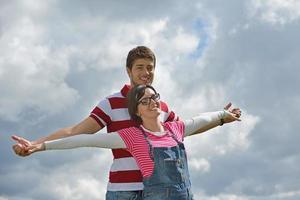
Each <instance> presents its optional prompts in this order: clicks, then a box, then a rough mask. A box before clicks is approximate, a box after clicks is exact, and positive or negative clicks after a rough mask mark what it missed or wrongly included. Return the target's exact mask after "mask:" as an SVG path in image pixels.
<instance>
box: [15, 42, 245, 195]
mask: <svg viewBox="0 0 300 200" xmlns="http://www.w3.org/2000/svg"><path fill="white" fill-rule="evenodd" d="M149 55H150V56H149ZM154 67H155V56H154V54H153V53H152V51H151V50H149V49H148V48H146V47H137V48H135V49H133V50H132V51H130V52H129V54H128V57H127V72H128V75H129V77H130V80H131V86H135V87H134V88H133V89H131V90H130V92H129V94H128V98H129V100H128V111H127V113H128V112H129V114H130V116H131V118H132V119H134V121H129V120H128V121H127V125H126V126H127V127H132V126H134V127H132V128H127V127H121V126H122V124H124V122H123V123H121V121H117V120H115V118H114V117H115V116H112V115H108V113H110V112H111V110H110V111H109V109H108V107H110V108H111V109H114V108H116V107H120V103H119V104H118V103H116V102H117V101H120V100H124V98H120V96H118V95H112V96H110V97H109V98H107V99H106V100H104V101H102V102H100V103H99V105H98V106H97V107H96V108H95V109H94V110H93V112H92V113H91V116H90V117H89V118H87V119H86V120H84V121H83V122H81V123H79V124H78V125H76V126H74V127H70V128H65V129H61V130H59V131H57V132H55V133H53V134H51V135H49V136H48V137H45V138H42V139H40V140H38V141H35V142H29V141H27V140H25V139H23V138H20V137H17V136H13V138H14V139H15V140H16V141H17V144H15V145H14V146H13V148H14V150H15V152H16V153H17V154H18V155H20V156H27V155H30V154H31V153H33V152H35V151H39V150H43V149H62V148H74V147H80V146H95V147H102V148H113V149H115V152H114V156H115V157H117V156H120V155H127V156H124V157H123V158H132V157H128V155H129V156H131V155H130V154H129V153H123V152H122V151H124V152H126V151H125V150H121V149H120V148H126V149H127V150H128V151H129V152H130V153H131V154H132V155H133V156H134V159H136V161H137V165H138V167H139V168H140V169H141V172H142V175H143V182H144V186H145V187H144V189H145V190H144V193H143V198H144V199H167V197H166V196H163V195H169V196H170V195H177V196H178V198H177V199H180V198H181V199H191V198H192V197H191V194H190V182H189V178H188V171H187V164H186V156H185V151H184V147H183V144H182V141H183V137H185V136H189V135H191V134H194V133H200V132H203V131H206V130H208V129H210V128H213V127H215V126H218V125H221V124H223V123H229V122H232V121H235V120H239V119H238V118H239V116H240V114H241V112H240V110H239V109H232V110H230V111H226V110H225V111H220V112H213V113H205V114H202V115H200V116H197V117H195V118H193V119H190V120H185V121H183V122H181V121H175V122H167V123H163V124H162V123H160V120H159V115H160V113H161V115H164V117H163V118H164V121H166V119H168V118H169V119H168V121H172V118H173V119H175V118H176V117H175V114H174V113H173V112H168V109H167V106H166V104H165V103H163V102H160V101H158V100H159V94H157V93H156V91H155V90H154V88H152V87H151V86H150V85H138V84H151V83H152V80H153V76H154ZM124 92H126V93H127V92H128V87H127V91H126V90H125V89H124V88H123V89H122V91H121V94H122V96H123V97H124V96H125V95H124ZM108 104H109V105H108ZM124 104H125V103H124ZM229 107H230V105H228V106H227V107H226V109H229ZM123 108H125V106H123ZM123 111H124V109H123ZM170 119H171V120H170ZM93 124H97V125H99V126H100V128H99V127H97V126H96V127H95V126H93ZM138 124H140V125H141V126H136V125H138ZM105 125H107V126H108V132H114V133H110V134H99V135H93V136H87V135H85V136H84V135H82V136H76V137H72V138H68V139H63V140H56V141H51V142H46V141H50V140H54V139H58V138H62V137H67V136H71V135H78V134H80V133H94V132H96V131H98V130H97V129H99V130H100V129H101V128H102V127H103V126H105ZM109 125H110V126H109ZM123 126H124V125H123ZM124 128H125V129H124ZM120 129H121V130H120ZM83 130H84V131H85V132H84V131H83ZM116 131H118V132H116ZM132 138H134V141H133V140H132ZM120 151H121V153H120ZM118 153H119V154H118ZM124 160H128V159H124ZM132 171H134V170H132ZM133 173H135V172H133ZM131 177H132V178H133V179H136V180H140V179H139V177H138V176H131ZM116 178H119V179H122V173H120V174H119V176H118V175H117V176H116V177H113V178H112V175H111V176H110V183H116V181H115V179H116ZM132 182H133V183H139V182H138V181H135V182H134V181H132ZM116 185H118V184H116ZM121 185H122V184H121ZM128 185H130V184H128ZM133 185H134V184H133ZM138 185H139V184H136V186H138ZM109 186H110V184H109ZM157 186H159V187H157ZM162 186H164V187H162ZM115 189H116V188H115ZM141 189H142V188H140V187H136V189H134V187H133V188H129V189H124V190H121V191H120V190H117V189H116V190H114V188H112V189H111V190H109V187H108V193H107V196H106V197H107V199H114V198H115V199H117V198H116V197H119V199H132V198H134V197H135V198H136V199H139V198H142V197H141ZM128 195H131V196H128ZM170 199H176V197H170Z"/></svg>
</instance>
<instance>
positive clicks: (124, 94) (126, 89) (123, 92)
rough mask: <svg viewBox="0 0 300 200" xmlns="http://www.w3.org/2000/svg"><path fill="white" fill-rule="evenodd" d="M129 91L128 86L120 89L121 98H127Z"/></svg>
mask: <svg viewBox="0 0 300 200" xmlns="http://www.w3.org/2000/svg"><path fill="white" fill-rule="evenodd" d="M129 90H130V85H127V84H125V85H124V86H123V88H122V89H121V94H122V95H123V97H126V96H127V94H128V92H129Z"/></svg>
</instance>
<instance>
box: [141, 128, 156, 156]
mask: <svg viewBox="0 0 300 200" xmlns="http://www.w3.org/2000/svg"><path fill="white" fill-rule="evenodd" d="M139 128H140V130H141V131H142V133H143V136H144V138H145V140H146V142H147V144H148V148H149V155H150V158H151V160H152V161H154V154H153V147H152V145H151V142H150V140H149V139H148V136H147V135H146V133H145V131H144V129H143V128H142V127H139Z"/></svg>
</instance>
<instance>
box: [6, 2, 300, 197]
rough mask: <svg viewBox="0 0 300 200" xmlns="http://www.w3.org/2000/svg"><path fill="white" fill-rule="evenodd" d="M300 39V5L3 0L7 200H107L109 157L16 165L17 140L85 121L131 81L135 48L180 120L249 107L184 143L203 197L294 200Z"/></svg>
mask: <svg viewBox="0 0 300 200" xmlns="http://www.w3.org/2000/svg"><path fill="white" fill-rule="evenodd" d="M299 35H300V3H299V2H298V1H296V0H249V1H244V0H242V1H241V0H230V1H226V2H224V1H218V0H209V1H208V0H202V1H196V0H190V1H179V0H176V1H171V0H167V1H143V0H142V1H88V2H87V1H79V0H77V1H70V0H65V1H55V0H53V1H34V0H27V1H0V94H1V95H0V133H1V134H0V150H1V153H0V200H38V199H40V198H41V197H43V199H45V200H48V199H49V200H50V199H75V200H82V199H91V200H96V199H104V194H105V189H106V183H107V178H108V171H109V164H108V163H111V161H112V156H111V153H110V151H109V150H101V149H91V148H85V149H77V150H69V151H51V152H43V153H37V154H34V155H32V156H29V157H26V158H20V157H17V156H15V155H14V153H13V152H12V150H11V146H12V144H13V141H11V140H10V136H11V135H12V134H18V135H20V136H23V137H25V138H28V139H37V138H40V137H42V136H45V135H47V134H49V133H51V132H53V131H55V130H57V129H59V128H63V127H66V126H70V125H72V124H76V123H78V122H79V121H81V120H82V119H84V118H85V117H87V116H88V115H89V113H90V111H91V110H92V109H93V107H94V106H95V105H97V103H98V101H99V100H100V99H102V98H103V97H105V96H107V95H109V94H111V93H112V92H116V91H118V90H119V89H120V88H121V87H122V86H123V84H124V83H128V77H127V74H126V71H125V59H126V55H127V53H128V51H129V50H130V49H132V48H134V47H135V46H137V45H146V46H149V47H150V48H152V49H153V50H154V52H155V54H156V56H157V69H156V77H155V83H154V86H155V87H156V88H157V90H158V91H159V92H160V93H161V96H162V98H163V99H164V100H165V101H167V102H168V104H169V105H170V107H171V108H172V109H173V110H175V111H176V113H177V114H178V115H180V116H181V118H188V117H192V116H194V115H196V114H197V113H201V112H207V111H214V110H220V109H222V108H223V106H224V105H225V104H226V103H227V102H229V101H231V102H232V103H233V104H234V105H235V106H239V107H240V108H241V109H242V111H243V117H242V122H241V123H236V124H230V125H225V126H223V127H218V128H216V129H214V130H211V131H209V132H207V133H205V134H202V135H198V136H194V137H191V138H187V139H186V142H185V143H186V147H187V151H188V155H189V164H190V172H191V179H192V184H193V192H194V194H195V196H196V199H204V200H274V199H278V200H296V199H297V200H298V199H299V198H300V187H299V185H300V168H299V165H300V155H299V152H300V151H299V150H300V147H299V139H300V136H299V134H298V132H297V130H299V129H300V125H299V120H300V115H299V114H298V113H300V109H299V103H300V93H299V89H298V85H299V84H300V83H299V82H300V81H299V71H300V68H299V61H298V60H299V58H298V57H299V52H300V47H299V45H298V44H299ZM101 132H104V130H103V131H101Z"/></svg>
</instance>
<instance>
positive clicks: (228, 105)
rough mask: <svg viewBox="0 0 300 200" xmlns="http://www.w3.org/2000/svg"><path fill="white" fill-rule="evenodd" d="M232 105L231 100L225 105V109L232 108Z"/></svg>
mask: <svg viewBox="0 0 300 200" xmlns="http://www.w3.org/2000/svg"><path fill="white" fill-rule="evenodd" d="M231 105H232V103H231V102H229V103H228V104H227V105H226V106H225V107H224V110H228V109H229V108H230V106H231Z"/></svg>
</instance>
